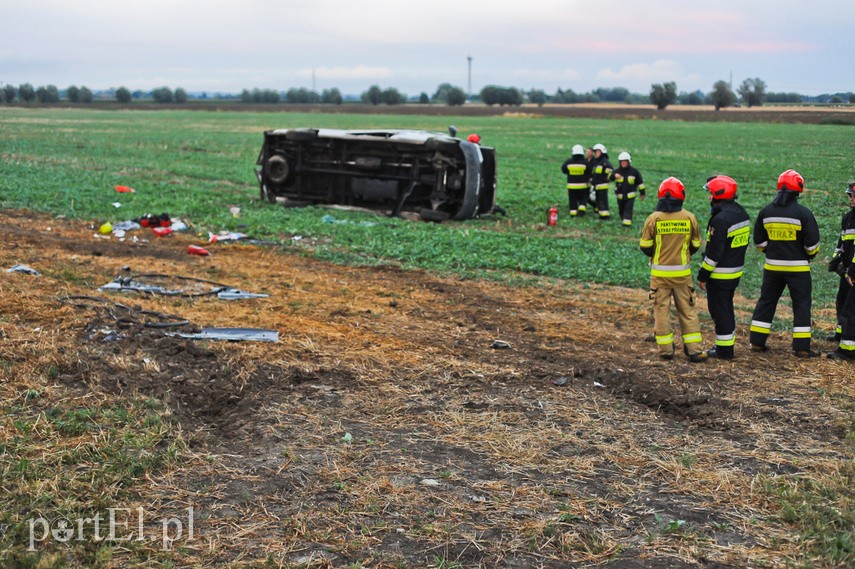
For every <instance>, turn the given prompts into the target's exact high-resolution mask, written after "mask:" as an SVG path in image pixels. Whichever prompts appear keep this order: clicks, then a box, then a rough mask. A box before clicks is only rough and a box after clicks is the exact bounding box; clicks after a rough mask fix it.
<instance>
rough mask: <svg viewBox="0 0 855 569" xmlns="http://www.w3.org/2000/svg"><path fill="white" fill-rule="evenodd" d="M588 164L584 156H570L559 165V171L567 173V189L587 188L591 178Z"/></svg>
mask: <svg viewBox="0 0 855 569" xmlns="http://www.w3.org/2000/svg"><path fill="white" fill-rule="evenodd" d="M589 167H590V164H589V163H588V162H587V161H586V160H585V157H584V156H571V157H570V158H568V159H567V160H566V161H565V162H564V164H562V165H561V171H562V172H563V173H564V174H567V189H568V190H587V189H588V186H589V181H590V178H591V172H590V170H589Z"/></svg>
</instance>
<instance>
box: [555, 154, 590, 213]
mask: <svg viewBox="0 0 855 569" xmlns="http://www.w3.org/2000/svg"><path fill="white" fill-rule="evenodd" d="M572 153H573V154H572V156H571V157H570V158H568V159H567V160H566V161H565V162H564V164H562V165H561V171H562V172H563V173H564V174H566V175H567V201H568V202H570V216H571V217H576V216H577V215H578V216H579V217H582V216H583V215H585V212H586V211H587V209H588V208H587V206H586V205H585V202H587V201H588V188H589V187H590V181H589V180H590V178H591V172H590V170H589V167H588V162H587V160H585V155H584V154H585V149H584V148H582V145H581V144H577V145H576V146H574V147H573V150H572Z"/></svg>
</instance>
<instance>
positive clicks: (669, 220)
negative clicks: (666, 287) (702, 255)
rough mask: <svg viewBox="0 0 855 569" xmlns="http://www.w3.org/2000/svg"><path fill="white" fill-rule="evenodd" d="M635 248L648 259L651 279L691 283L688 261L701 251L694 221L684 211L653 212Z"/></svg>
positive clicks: (699, 236) (691, 214)
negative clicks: (667, 279) (687, 279)
mask: <svg viewBox="0 0 855 569" xmlns="http://www.w3.org/2000/svg"><path fill="white" fill-rule="evenodd" d="M660 203H661V202H660ZM638 245H639V246H640V247H641V250H642V251H643V252H644V254H645V255H647V256H649V257H651V259H650V276H651V277H653V278H657V277H659V278H680V277H688V278H689V280H690V281H691V278H692V269H691V265H690V261H689V258H690V257H691V255H692V253H694V252H695V251H697V250H698V249H700V248H701V232H700V229H699V228H698V220H697V218H695V215H694V214H693V213H691V212H688V211H686V210H684V209H681V210H679V211H661V210H659V211H654V212H653V213H651V214H650V215H649V216H648V217H647V219H646V220H645V221H644V228H643V229H642V230H641V239H640V240H639V242H638Z"/></svg>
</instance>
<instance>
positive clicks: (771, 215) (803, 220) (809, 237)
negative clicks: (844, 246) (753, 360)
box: [750, 170, 820, 358]
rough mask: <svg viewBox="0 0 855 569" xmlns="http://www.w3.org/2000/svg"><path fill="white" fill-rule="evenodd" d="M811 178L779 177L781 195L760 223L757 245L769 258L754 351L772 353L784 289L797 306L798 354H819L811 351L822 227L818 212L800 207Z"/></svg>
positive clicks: (755, 323)
mask: <svg viewBox="0 0 855 569" xmlns="http://www.w3.org/2000/svg"><path fill="white" fill-rule="evenodd" d="M804 188H805V180H804V178H803V177H802V175H801V174H799V173H798V172H796V171H795V170H787V171H786V172H783V173H781V175H780V176H779V177H778V193H777V194H776V195H775V198H774V199H773V200H772V203H771V204H769V205H767V206H766V207H764V208H763V209H762V210H761V211H760V214H759V215H758V216H757V222H756V223H755V224H754V244H755V245H756V246H757V248H758V249H759V250H760V251H762V252H763V253H765V254H766V263H765V264H764V265H763V284H762V286H761V288H760V298H759V299H758V300H757V306H756V307H755V308H754V315H753V316H752V317H751V335H750V342H751V349H752V350H754V351H756V352H765V351H768V349H769V348H768V346H766V341H767V340H768V339H769V332H770V331H771V329H772V319H773V318H774V317H775V309H776V308H777V306H778V300H779V299H780V298H781V294H782V293H783V292H784V288H785V287H786V288H788V289H789V291H790V298H791V299H792V304H793V352H794V353H795V355H796V356H797V357H800V358H812V357H816V356H818V355H819V353H817V352H814V351H813V350H811V349H810V342H811V328H810V309H811V276H810V262H811V260H812V259H813V258H814V257H815V256H816V254H817V253H819V246H820V241H819V227H818V226H817V224H816V218H814V216H813V213H812V212H811V211H810V210H809V209H808V208H806V207H804V206H803V205H801V204H799V203H798V201H797V200H798V197H799V196H800V195H801V193H802V192H803V191H804Z"/></svg>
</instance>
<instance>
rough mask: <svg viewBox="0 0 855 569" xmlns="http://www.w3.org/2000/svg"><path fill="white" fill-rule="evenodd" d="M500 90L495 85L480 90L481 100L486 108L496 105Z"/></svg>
mask: <svg viewBox="0 0 855 569" xmlns="http://www.w3.org/2000/svg"><path fill="white" fill-rule="evenodd" d="M500 90H501V89H500V87H496V86H495V85H487V86H486V87H484V88H483V89H481V100H482V101H483V102H484V104H485V105H487V106H488V107H492V106H493V105H498V104H499V98H500Z"/></svg>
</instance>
